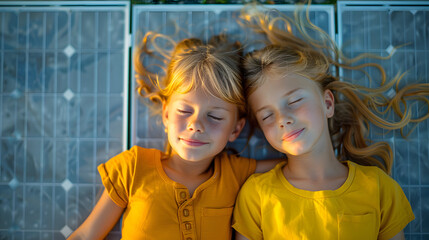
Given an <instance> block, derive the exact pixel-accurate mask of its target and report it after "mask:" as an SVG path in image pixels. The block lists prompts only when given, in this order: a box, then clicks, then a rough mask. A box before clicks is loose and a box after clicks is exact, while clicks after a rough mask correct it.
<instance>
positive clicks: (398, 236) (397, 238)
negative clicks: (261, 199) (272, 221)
mask: <svg viewBox="0 0 429 240" xmlns="http://www.w3.org/2000/svg"><path fill="white" fill-rule="evenodd" d="M237 239H238V238H237ZM390 240H405V236H404V230H402V231H400V232H399V233H398V234H396V235H395V236H394V237H392V238H391V239H390Z"/></svg>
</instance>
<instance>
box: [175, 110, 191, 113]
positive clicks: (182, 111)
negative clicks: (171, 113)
mask: <svg viewBox="0 0 429 240" xmlns="http://www.w3.org/2000/svg"><path fill="white" fill-rule="evenodd" d="M177 112H179V113H180V114H189V113H191V112H189V111H185V110H182V109H177Z"/></svg>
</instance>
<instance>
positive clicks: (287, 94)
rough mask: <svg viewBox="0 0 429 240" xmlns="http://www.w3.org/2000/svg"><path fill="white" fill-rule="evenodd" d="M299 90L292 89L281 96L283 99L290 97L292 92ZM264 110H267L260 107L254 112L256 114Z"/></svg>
mask: <svg viewBox="0 0 429 240" xmlns="http://www.w3.org/2000/svg"><path fill="white" fill-rule="evenodd" d="M301 89H302V88H295V89H293V90H290V91H289V92H286V93H285V94H283V97H287V96H290V95H292V94H293V93H294V92H296V91H299V90H301ZM265 108H267V106H262V107H260V108H259V109H258V110H256V113H258V112H260V111H262V110H264V109H265Z"/></svg>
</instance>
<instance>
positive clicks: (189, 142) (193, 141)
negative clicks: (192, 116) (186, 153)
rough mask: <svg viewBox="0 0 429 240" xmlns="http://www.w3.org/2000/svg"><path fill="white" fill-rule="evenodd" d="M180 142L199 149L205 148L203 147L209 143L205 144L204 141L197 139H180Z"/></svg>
mask: <svg viewBox="0 0 429 240" xmlns="http://www.w3.org/2000/svg"><path fill="white" fill-rule="evenodd" d="M180 140H181V141H182V142H183V143H184V144H186V145H188V146H192V147H199V146H203V145H206V144H208V143H207V142H203V141H200V140H196V139H185V138H180Z"/></svg>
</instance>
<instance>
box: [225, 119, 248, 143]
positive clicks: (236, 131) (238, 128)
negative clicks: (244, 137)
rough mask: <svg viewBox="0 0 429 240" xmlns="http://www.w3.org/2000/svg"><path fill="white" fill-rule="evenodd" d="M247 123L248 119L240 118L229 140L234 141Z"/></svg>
mask: <svg viewBox="0 0 429 240" xmlns="http://www.w3.org/2000/svg"><path fill="white" fill-rule="evenodd" d="M245 124H246V119H245V118H240V119H238V121H237V123H236V124H235V128H234V130H233V131H232V133H231V135H230V136H229V139H228V140H229V141H230V142H233V141H234V140H235V139H237V138H238V136H239V135H240V133H241V130H243V128H244V125H245Z"/></svg>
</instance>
